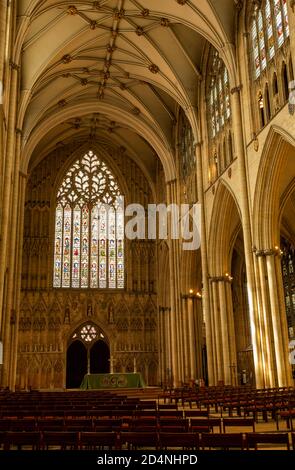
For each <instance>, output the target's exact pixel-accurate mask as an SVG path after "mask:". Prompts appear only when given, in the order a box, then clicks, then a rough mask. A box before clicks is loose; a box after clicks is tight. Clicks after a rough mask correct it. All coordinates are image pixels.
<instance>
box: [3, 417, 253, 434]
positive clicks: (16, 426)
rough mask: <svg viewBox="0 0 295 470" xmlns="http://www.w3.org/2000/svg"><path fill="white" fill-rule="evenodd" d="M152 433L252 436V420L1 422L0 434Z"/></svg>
mask: <svg viewBox="0 0 295 470" xmlns="http://www.w3.org/2000/svg"><path fill="white" fill-rule="evenodd" d="M123 427H124V428H128V429H138V430H141V429H143V430H148V429H149V430H151V429H154V430H156V429H161V428H171V429H174V430H175V431H176V430H177V429H179V430H183V431H193V432H194V431H196V430H200V429H202V430H203V431H206V430H207V431H208V432H209V431H213V430H214V428H215V427H216V428H219V432H220V433H222V432H224V433H226V432H227V431H228V428H232V427H243V428H251V430H252V431H253V432H255V421H254V419H253V418H223V419H221V418H213V417H211V418H210V417H208V416H203V417H202V416H201V417H195V415H194V413H192V412H188V415H186V417H185V418H182V417H180V416H176V417H175V416H162V415H148V416H134V417H126V419H97V418H92V419H90V418H71V419H64V418H54V417H51V418H47V419H44V418H43V419H42V418H39V419H35V418H24V419H0V431H43V430H51V431H58V430H60V431H73V430H74V431H92V430H99V429H100V430H105V431H112V430H118V429H122V428H123Z"/></svg>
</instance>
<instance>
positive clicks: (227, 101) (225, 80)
mask: <svg viewBox="0 0 295 470" xmlns="http://www.w3.org/2000/svg"><path fill="white" fill-rule="evenodd" d="M223 83H224V92H225V117H226V119H229V118H230V95H229V79H228V73H227V69H226V68H225V69H224V75H223Z"/></svg>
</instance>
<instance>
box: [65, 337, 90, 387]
mask: <svg viewBox="0 0 295 470" xmlns="http://www.w3.org/2000/svg"><path fill="white" fill-rule="evenodd" d="M86 373H87V350H86V348H85V346H84V344H83V343H82V342H81V341H74V342H73V343H72V344H70V346H69V347H68V350H67V379H66V386H67V388H79V387H80V385H81V382H82V380H83V377H84V375H85V374H86Z"/></svg>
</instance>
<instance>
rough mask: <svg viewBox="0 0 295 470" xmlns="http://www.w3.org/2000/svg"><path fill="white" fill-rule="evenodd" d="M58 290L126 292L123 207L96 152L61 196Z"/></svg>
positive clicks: (74, 170)
mask: <svg viewBox="0 0 295 470" xmlns="http://www.w3.org/2000/svg"><path fill="white" fill-rule="evenodd" d="M53 286H54V287H57V288H85V289H87V288H91V289H108V288H109V289H122V288H124V206H123V197H122V195H121V192H120V189H119V186H118V183H117V181H116V179H115V178H114V176H113V174H112V172H111V171H110V170H109V168H108V167H107V165H106V164H105V163H104V162H103V161H101V160H100V159H99V158H98V157H97V156H96V155H95V154H94V153H93V152H92V151H89V152H88V153H87V154H86V155H84V156H82V157H81V158H80V159H78V160H77V161H76V162H75V163H74V164H73V165H72V167H71V168H70V170H69V171H68V172H67V174H66V175H65V178H64V180H63V182H62V184H61V186H60V188H59V190H58V193H57V198H56V211H55V243H54V273H53Z"/></svg>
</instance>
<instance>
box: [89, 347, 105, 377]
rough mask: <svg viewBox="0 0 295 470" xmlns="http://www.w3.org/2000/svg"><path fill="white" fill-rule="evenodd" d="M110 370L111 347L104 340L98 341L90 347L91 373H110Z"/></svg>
mask: <svg viewBox="0 0 295 470" xmlns="http://www.w3.org/2000/svg"><path fill="white" fill-rule="evenodd" d="M109 372H110V348H109V347H108V345H107V343H105V342H104V341H101V340H99V341H96V343H94V345H93V346H92V348H91V349H90V373H91V374H108V373H109Z"/></svg>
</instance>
